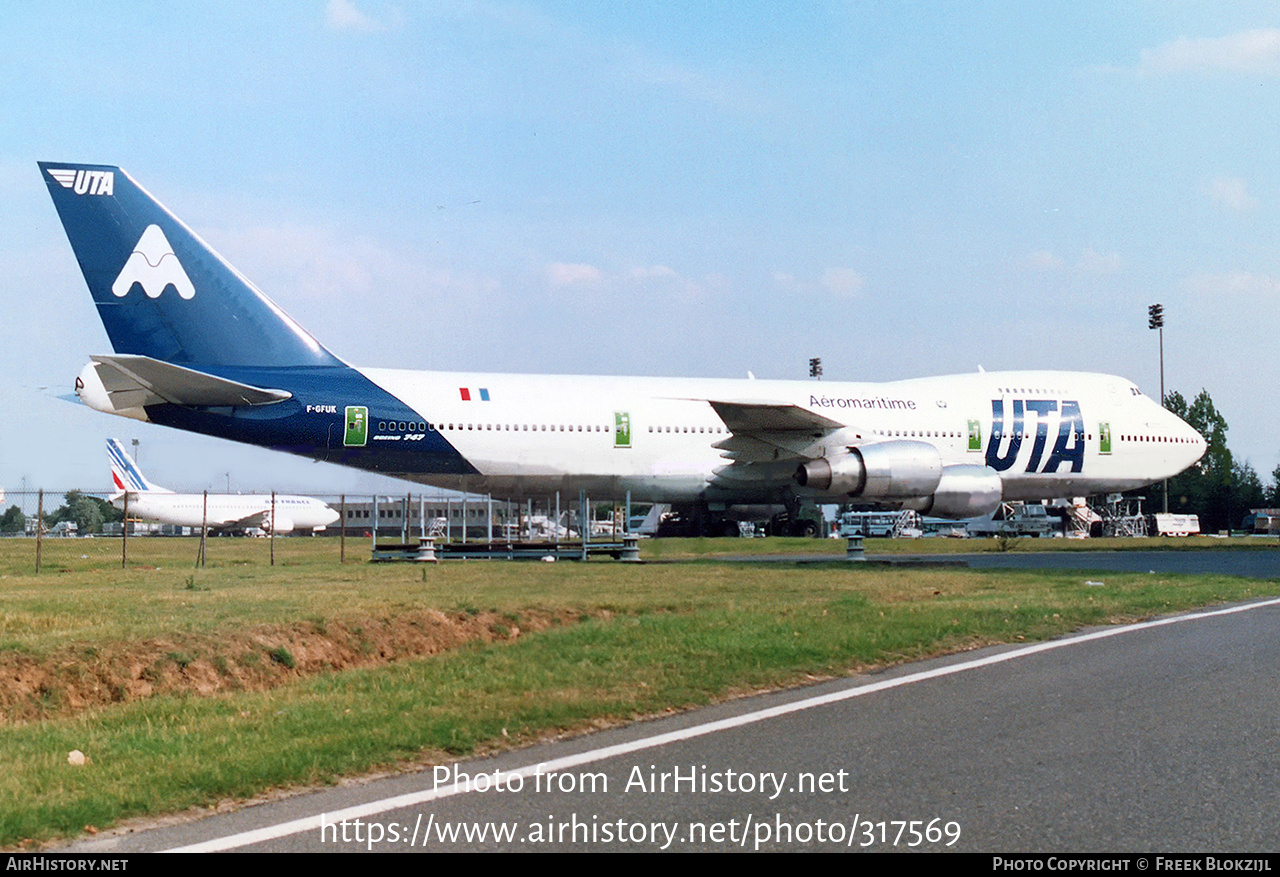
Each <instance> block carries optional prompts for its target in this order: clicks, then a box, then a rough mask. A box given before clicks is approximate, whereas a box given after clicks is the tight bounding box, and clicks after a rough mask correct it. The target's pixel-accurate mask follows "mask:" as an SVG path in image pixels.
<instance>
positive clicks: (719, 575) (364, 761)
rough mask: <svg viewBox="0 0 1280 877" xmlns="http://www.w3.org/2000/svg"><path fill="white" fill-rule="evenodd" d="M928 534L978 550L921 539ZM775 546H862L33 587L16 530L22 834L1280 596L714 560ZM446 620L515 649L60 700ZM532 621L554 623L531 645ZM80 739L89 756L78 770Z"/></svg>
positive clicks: (330, 548) (223, 549)
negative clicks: (209, 690) (135, 679)
mask: <svg viewBox="0 0 1280 877" xmlns="http://www.w3.org/2000/svg"><path fill="white" fill-rule="evenodd" d="M1028 541H1029V542H1034V541H1038V542H1045V541H1047V540H1028ZM1054 541H1061V540H1054ZM1196 541H1201V540H1196ZM1215 541H1216V540H1215ZM928 542H935V543H942V544H945V545H947V547H948V548H952V549H954V548H959V547H961V546H963V545H964V544H965V543H962V542H957V541H953V540H924V541H920V542H915V543H911V545H912V546H921V545H925V544H927V543H928ZM726 543H727V544H726ZM763 543H772V545H769V544H763ZM1159 544H1161V545H1162V547H1163V545H1164V544H1167V543H1159ZM757 545H758V546H759V548H760V550H770V549H771V550H772V551H775V552H776V551H780V550H792V551H801V552H802V553H806V554H811V553H814V551H815V550H816V549H817V548H819V547H821V548H824V549H826V550H834V556H836V557H838V556H839V555H840V554H841V553H842V552H843V542H833V543H823V542H813V541H804V540H802V541H801V542H800V543H798V544H797V543H793V542H791V541H790V540H777V541H774V540H707V541H705V542H704V541H702V540H671V541H668V542H662V543H648V544H646V546H645V550H646V553H647V554H648V555H649V556H650V557H653V556H655V555H660V556H661V557H662V559H670V558H673V557H700V558H704V559H703V560H700V561H698V562H690V563H653V564H643V565H626V564H618V563H613V562H610V561H592V562H589V563H585V564H583V563H568V562H560V563H554V564H548V563H509V562H493V561H489V562H477V561H470V562H464V561H453V562H447V563H442V564H439V565H432V566H429V567H426V568H424V567H419V566H414V565H409V564H403V565H372V564H368V563H365V562H363V561H362V560H361V558H362V557H363V556H365V555H366V552H367V545H365V544H363V543H359V542H349V543H348V558H349V560H348V563H347V564H345V565H341V566H340V565H339V564H338V563H337V559H338V555H337V552H338V546H337V542H336V540H333V539H282V540H278V541H277V543H276V546H275V549H276V565H275V566H274V567H273V566H270V565H269V564H268V560H269V558H268V546H267V544H266V542H265V541H264V540H248V539H218V540H211V542H210V544H209V562H208V566H207V568H205V569H203V570H196V569H194V560H195V556H196V542H195V540H183V539H151V540H146V539H137V540H132V541H131V543H130V552H131V557H130V568H129V569H126V570H122V569H121V568H120V554H119V551H120V544H119V542H118V541H115V540H48V541H46V542H45V544H44V546H43V547H42V553H43V557H42V572H41V574H40V575H35V574H34V573H33V571H32V570H33V559H34V554H33V544H32V543H31V542H30V541H29V540H23V539H6V540H0V658H4V659H5V660H9V661H26V662H33V663H35V664H37V665H41V666H54V665H57V666H58V667H59V672H61V673H62V674H63V675H62V676H59V677H56V678H55V677H53V676H51V677H50V679H51V681H50V682H48V683H47V684H46V689H47V690H39V689H36V690H33V692H32V693H30V696H32V697H38V698H43V701H41V705H42V706H45V707H47V712H46V715H47V717H45V718H42V719H38V720H16V719H15V718H14V717H13V716H11V717H10V718H9V719H8V720H7V721H6V722H4V723H3V724H0V788H2V789H3V792H2V793H0V845H3V846H6V847H14V846H18V845H23V844H30V843H35V842H40V841H48V840H50V839H53V838H58V837H67V836H73V835H76V834H78V833H80V832H81V831H83V830H85V828H86V827H87V826H94V827H96V828H106V827H108V826H110V825H113V824H114V823H116V822H117V821H119V820H121V819H125V818H128V817H133V816H141V815H159V814H162V813H170V812H174V811H179V810H182V809H185V808H188V807H196V806H208V805H212V804H216V803H218V802H222V801H225V800H228V799H243V798H248V797H252V796H254V795H257V794H260V793H262V792H265V791H268V790H271V789H277V788H285V787H294V786H304V785H312V784H318V783H330V782H333V781H335V780H337V779H338V778H340V777H343V776H349V775H354V774H361V773H367V772H371V771H377V770H388V769H396V768H397V767H400V766H404V765H414V764H422V763H428V762H432V761H438V760H442V759H448V758H453V757H458V756H462V755H467V754H470V753H474V752H478V751H485V750H490V749H493V748H497V747H505V746H517V745H521V744H524V743H527V742H530V741H534V740H537V739H539V738H542V737H544V736H546V735H548V734H551V733H561V732H565V731H576V730H587V729H591V728H595V727H601V726H605V725H609V724H615V723H620V722H627V721H631V720H634V719H636V718H638V717H643V716H648V715H653V714H659V713H662V712H665V711H668V710H681V709H687V708H690V707H695V706H698V705H701V704H706V703H710V702H713V701H716V700H722V699H725V698H730V697H734V696H738V695H741V694H745V693H750V692H754V691H759V690H761V689H769V688H776V687H780V686H788V685H796V684H802V683H804V682H805V681H808V680H812V679H814V678H822V677H830V676H838V675H845V674H849V673H852V672H856V671H861V670H868V669H871V668H875V667H882V666H885V665H889V664H893V663H897V662H902V661H910V660H915V659H919V658H923V657H926V656H930V655H936V654H940V653H945V652H952V651H957V650H965V649H970V648H974V647H978V646H981V645H984V644H989V643H994V642H1016V641H1023V640H1032V639H1040V638H1045V637H1051V636H1055V635H1059V634H1063V633H1066V632H1068V631H1071V630H1074V629H1077V628H1080V627H1083V626H1087V625H1097V624H1108V623H1115V622H1120V621H1128V620H1133V619H1138V618H1144V617H1149V616H1152V615H1158V614H1163V613H1169V612H1175V611H1179V610H1184V609H1189V608H1192V607H1197V606H1203V605H1207V604H1213V603H1220V602H1231V601H1238V600H1244V599H1249V598H1254V597H1260V596H1265V595H1274V594H1277V593H1280V583H1278V582H1274V581H1267V582H1257V581H1249V580H1244V579H1237V578H1232V577H1225V576H1188V577H1176V576H1165V575H1152V574H1145V575H1124V574H1112V575H1107V576H1106V577H1105V585H1104V586H1102V587H1097V586H1086V585H1085V579H1086V576H1084V575H1082V574H1079V573H1074V572H1012V571H1009V572H1003V571H985V572H978V571H970V570H967V569H960V568H942V569H928V568H924V569H921V568H912V569H895V568H890V567H883V566H871V567H866V566H863V567H859V566H856V565H850V564H844V563H839V562H834V563H832V564H816V565H814V564H807V565H800V564H787V563H768V564H733V563H725V562H720V561H716V560H714V559H705V558H712V557H713V556H714V555H715V554H716V553H717V552H724V551H731V550H732V551H734V553H743V550H742V549H743V548H745V547H747V546H750V547H751V549H752V550H754V549H756V547H757ZM892 547H895V548H896V547H897V546H892ZM1095 547H1096V543H1095ZM1016 550H1023V547H1022V546H1021V545H1019V546H1018V547H1017V549H1016ZM435 610H441V611H443V612H445V613H451V617H455V618H461V619H466V618H471V617H475V618H480V617H487V618H495V619H498V622H496V623H490V627H493V628H495V629H498V630H499V633H500V634H502V635H496V636H495V638H493V639H492V641H489V642H483V641H480V640H472V641H470V642H468V643H466V644H463V645H461V646H459V647H457V648H452V649H450V650H448V651H446V652H444V653H441V654H437V655H434V656H431V657H410V658H402V659H398V660H392V661H389V662H377V661H374V662H372V663H369V664H367V665H364V666H352V667H350V668H347V669H330V670H320V671H317V672H308V673H303V672H300V671H299V670H298V669H296V668H288V669H287V670H286V669H283V668H284V666H285V663H284V662H283V659H280V661H277V663H279V664H280V666H278V667H274V669H275V670H276V671H277V675H276V677H273V678H274V681H271V682H268V683H266V684H265V685H264V687H261V688H251V687H245V688H243V689H242V690H236V688H235V686H234V685H232V686H231V689H230V690H220V691H218V692H217V693H215V694H211V695H206V696H201V695H200V694H198V693H195V692H188V693H179V694H166V695H160V696H154V697H145V698H138V699H132V700H125V701H124V702H120V703H115V704H112V705H109V706H94V707H92V708H82V709H76V708H74V704H69V703H68V700H67V696H66V693H65V692H62V693H60V692H59V690H58V684H59V683H58V681H57V680H58V679H64V678H72V677H74V676H75V674H93V673H96V672H102V673H104V674H105V672H106V670H108V669H113V668H114V671H115V672H130V670H129V668H128V667H126V666H124V664H122V663H120V661H119V660H118V659H112V660H115V661H116V663H115V664H113V665H112V668H104V667H103V666H102V665H104V664H106V663H110V661H108V658H107V656H110V655H118V654H126V655H127V654H128V653H129V652H130V649H132V648H134V647H136V646H138V644H141V643H153V644H154V643H156V642H160V643H168V642H170V641H172V642H174V643H177V644H178V645H175V646H173V648H172V650H170V651H165V650H164V648H162V649H161V651H160V653H159V654H160V655H161V657H160V658H159V659H157V660H156V661H155V663H154V664H153V665H152V666H149V667H148V668H144V670H143V673H144V674H145V673H146V672H152V673H156V674H159V675H163V674H166V673H167V674H169V676H170V678H172V677H174V676H175V675H177V676H180V675H181V672H180V671H184V670H185V669H186V668H187V666H188V664H189V663H190V662H193V661H196V660H199V661H203V662H204V663H205V664H207V665H208V666H212V667H218V668H232V667H248V666H249V665H251V664H253V663H254V662H258V663H261V664H266V665H272V663H273V661H276V657H273V653H272V652H270V651H266V650H265V649H266V647H265V646H263V647H262V649H261V650H260V651H258V652H255V651H253V650H252V649H249V650H248V651H246V649H245V648H244V647H243V646H239V645H235V644H236V643H242V642H243V639H242V637H243V635H244V634H245V632H246V631H261V630H281V629H290V630H294V629H296V630H303V629H305V631H306V632H308V635H310V636H312V637H316V636H320V637H324V636H331V637H334V638H338V637H339V636H340V634H339V632H342V633H341V636H346V637H348V638H350V637H351V636H352V634H351V631H355V630H371V629H373V628H374V627H378V626H385V625H389V624H391V623H393V622H395V621H397V620H403V619H406V618H408V619H414V618H417V617H420V616H421V614H422V613H429V612H434V611H435ZM530 613H534V614H540V615H542V616H546V617H552V618H554V619H557V620H558V623H553V624H550V625H549V626H546V628H545V629H544V630H541V631H540V632H532V631H531V630H526V631H525V632H523V633H522V634H521V635H519V636H514V635H509V634H511V629H514V628H515V627H516V626H518V625H519V624H522V623H524V622H523V621H517V620H516V619H524V618H527V617H529V615H530ZM503 619H509V621H504V620H503ZM281 648H283V647H281ZM277 657H278V656H277ZM290 661H292V656H290ZM42 662H43V663H42ZM184 662H186V663H184ZM161 665H163V666H161ZM134 669H135V670H136V668H134ZM67 674H71V676H68V675H67ZM228 678H230V677H228ZM75 749H78V750H80V751H82V752H83V753H85V755H86V756H87V758H88V763H87V764H86V765H84V766H82V767H74V766H71V765H69V764H68V763H67V754H68V753H69V752H70V751H71V750H75Z"/></svg>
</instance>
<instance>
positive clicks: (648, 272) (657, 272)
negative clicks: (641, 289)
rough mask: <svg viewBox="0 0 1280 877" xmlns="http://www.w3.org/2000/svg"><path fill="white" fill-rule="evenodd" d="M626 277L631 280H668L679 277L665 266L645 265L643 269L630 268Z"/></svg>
mask: <svg viewBox="0 0 1280 877" xmlns="http://www.w3.org/2000/svg"><path fill="white" fill-rule="evenodd" d="M627 276H628V277H630V278H631V279H632V280H653V279H656V278H662V279H664V280H668V279H679V277H680V275H679V274H677V273H676V271H675V269H674V268H668V267H667V266H666V265H646V266H644V267H639V268H632V269H631V270H630V271H629V272H627Z"/></svg>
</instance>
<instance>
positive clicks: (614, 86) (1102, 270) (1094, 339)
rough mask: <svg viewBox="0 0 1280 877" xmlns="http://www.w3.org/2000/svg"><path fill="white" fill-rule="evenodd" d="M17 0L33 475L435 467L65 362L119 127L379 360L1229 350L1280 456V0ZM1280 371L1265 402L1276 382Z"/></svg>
mask: <svg viewBox="0 0 1280 877" xmlns="http://www.w3.org/2000/svg"><path fill="white" fill-rule="evenodd" d="M123 5H124V6H125V8H124V9H123V10H111V9H107V8H104V6H103V5H102V4H99V3H77V2H69V3H59V4H49V5H44V4H16V5H15V6H14V8H11V9H7V10H6V12H5V15H4V27H3V28H2V29H0V195H2V196H3V197H4V199H5V202H6V209H5V211H4V216H5V221H4V224H3V227H4V229H5V234H4V235H3V236H2V237H0V259H3V264H4V265H5V266H6V271H7V273H8V277H7V282H6V284H5V288H4V291H3V292H2V293H0V296H2V299H0V300H3V302H4V313H5V318H4V319H3V320H2V321H0V367H2V368H3V369H4V373H5V375H6V376H7V379H6V382H5V385H6V387H8V388H9V389H7V390H6V391H5V392H6V397H7V399H6V402H7V405H6V408H7V410H8V412H9V414H10V416H9V417H8V418H5V421H4V423H3V425H0V487H4V488H6V489H8V490H10V491H14V490H17V489H19V488H20V487H21V486H22V484H24V483H25V484H26V485H27V486H42V487H44V488H46V489H48V490H65V489H67V488H70V487H81V488H85V489H93V488H95V487H96V488H98V489H106V487H107V484H108V476H107V471H108V470H107V465H106V455H105V451H104V439H105V438H106V437H107V436H112V435H114V436H118V437H120V438H122V439H125V440H126V441H127V440H129V439H132V438H137V439H139V441H140V442H141V449H142V450H141V458H142V459H141V462H142V463H143V465H144V468H145V469H147V471H148V474H149V475H151V476H152V478H153V480H155V481H157V482H159V483H162V484H167V485H170V486H173V487H180V488H183V489H196V490H198V489H202V488H205V487H208V488H212V489H223V488H225V486H226V481H227V478H228V473H229V477H230V482H231V486H232V489H244V490H251V489H271V488H272V487H275V488H276V489H280V490H308V491H316V492H335V493H336V492H339V491H348V492H354V491H366V492H367V491H370V490H374V489H377V490H384V491H385V490H388V489H390V490H401V491H403V490H407V489H410V488H408V487H407V486H406V485H403V484H401V483H398V482H386V481H380V480H378V479H373V478H371V477H370V476H367V475H363V474H361V473H356V472H349V471H346V470H341V469H337V468H334V467H329V466H324V465H320V464H312V463H309V462H306V461H302V460H295V459H293V458H287V457H283V456H281V455H276V454H272V453H269V452H265V451H260V450H255V449H249V448H242V447H239V446H236V445H232V444H230V443H226V442H221V441H217V440H213V439H205V438H200V437H197V436H192V435H188V434H183V433H178V432H174V431H171V430H164V429H160V428H158V427H150V426H146V425H142V424H134V423H133V422H130V421H124V420H120V419H117V418H111V417H108V416H106V415H102V414H98V413H96V412H92V411H89V410H87V409H84V408H82V407H78V406H74V405H70V404H68V403H66V402H64V401H61V400H59V399H57V398H56V397H57V396H58V395H59V394H64V393H66V392H68V391H69V390H70V387H71V383H72V381H73V379H74V377H75V375H76V374H77V373H78V371H79V370H80V368H81V366H82V365H83V364H84V362H85V361H86V360H87V357H88V355H89V354H90V353H102V352H108V350H109V346H108V344H107V341H106V336H105V333H104V332H103V330H102V328H101V325H100V324H99V322H98V320H97V318H96V315H95V313H94V310H93V307H92V304H91V302H90V300H89V296H88V294H87V292H86V291H85V288H84V283H83V281H82V279H81V278H80V275H79V273H78V270H77V269H76V266H75V261H74V259H73V257H72V255H71V252H70V247H69V246H68V245H67V243H66V239H65V237H64V235H63V233H62V230H61V228H60V226H59V225H58V222H57V218H56V215H55V213H54V210H53V207H52V204H51V203H50V201H49V198H48V195H47V192H46V191H45V186H44V184H43V182H42V181H41V179H40V175H39V173H38V170H37V168H36V164H35V163H36V161H37V160H40V159H48V160H54V161H83V162H101V163H108V164H118V165H120V166H122V167H124V168H126V169H127V170H128V171H129V172H130V173H131V174H132V175H133V176H134V177H135V178H136V179H138V181H139V182H141V183H142V185H143V186H145V187H146V188H147V189H148V190H150V191H151V192H152V193H153V194H154V195H156V196H157V197H158V198H159V199H160V200H161V201H163V202H164V203H165V204H166V205H167V206H168V207H169V208H170V209H172V210H173V211H174V212H175V213H177V214H178V215H179V216H180V217H182V218H183V219H184V220H185V221H186V222H187V223H188V224H189V225H191V226H192V227H193V228H194V229H196V230H197V231H198V232H199V233H200V234H201V235H203V236H204V237H205V238H206V240H208V241H209V242H210V243H212V244H213V245H214V246H215V247H216V248H217V249H218V250H219V251H220V252H222V254H223V255H224V256H226V257H227V258H228V259H229V260H230V261H231V262H232V263H233V264H234V265H236V266H237V267H238V268H240V270H241V271H243V272H244V273H245V274H246V275H247V276H249V277H250V278H251V279H253V280H254V281H255V282H256V283H257V284H258V285H259V286H260V287H261V288H262V289H263V290H264V291H265V292H267V294H268V295H270V296H271V297H272V298H274V299H275V300H276V301H277V302H278V303H279V304H280V305H281V306H282V307H284V309H285V310H287V311H288V312H289V313H290V314H291V315H292V316H293V317H295V318H296V319H297V320H298V321H299V322H300V323H302V325H304V326H306V327H307V328H308V329H309V330H310V331H311V332H312V333H313V334H315V335H316V336H317V337H318V338H320V340H321V341H323V342H324V343H325V344H326V345H327V346H329V347H330V349H332V350H334V351H335V352H336V353H338V354H339V355H340V356H342V357H344V358H345V359H347V360H348V361H350V362H353V363H355V364H358V365H382V366H402V367H413V368H442V369H459V370H464V369H465V370H470V369H474V370H487V371H522V372H523V371H528V372H553V373H596V374H601V373H603V374H657V375H695V376H700V375H705V376H716V377H721V376H728V377H736V376H745V374H746V372H747V371H748V370H751V371H753V372H754V373H755V374H756V375H757V376H759V377H778V378H802V377H804V376H805V374H806V364H807V360H808V358H809V357H811V356H821V357H822V358H823V361H824V365H825V369H826V379H827V380H841V379H847V380H892V379H895V378H905V377H915V376H920V375H926V374H943V373H951V372H964V371H972V370H975V369H977V367H978V366H979V365H981V366H983V367H985V368H987V369H988V370H993V369H998V368H1024V367H1035V368H1060V369H1081V370H1096V371H1106V372H1112V373H1116V374H1121V375H1125V376H1127V377H1130V378H1132V379H1134V380H1136V381H1138V382H1139V383H1140V385H1142V386H1143V387H1144V388H1145V389H1146V390H1147V391H1148V392H1149V393H1150V394H1151V395H1153V396H1155V395H1157V394H1158V389H1159V370H1158V354H1157V342H1156V335H1155V333H1154V332H1150V331H1149V330H1148V329H1147V326H1146V308H1147V305H1148V304H1150V303H1152V302H1155V301H1159V302H1162V303H1163V304H1164V305H1165V309H1166V314H1167V328H1166V330H1165V350H1166V357H1165V363H1166V384H1167V386H1168V387H1169V388H1170V389H1178V390H1180V391H1181V392H1182V393H1183V394H1184V395H1186V396H1187V397H1188V398H1190V397H1191V396H1193V395H1194V394H1195V393H1197V392H1199V390H1200V389H1202V388H1203V389H1207V390H1208V391H1209V393H1210V394H1211V395H1212V397H1213V399H1214V401H1215V403H1217V405H1218V408H1219V409H1220V410H1221V411H1222V413H1223V414H1224V415H1225V417H1226V419H1227V421H1228V423H1229V424H1230V432H1229V438H1230V444H1231V447H1232V449H1233V451H1235V453H1236V454H1237V456H1238V457H1242V458H1246V459H1248V460H1249V461H1250V462H1251V463H1252V464H1253V466H1254V467H1255V468H1256V469H1257V470H1258V471H1259V473H1260V474H1261V475H1263V477H1264V479H1265V478H1267V477H1268V476H1269V473H1270V472H1271V470H1272V469H1273V468H1274V467H1275V466H1276V465H1277V463H1280V430H1278V429H1277V417H1276V415H1275V413H1274V404H1273V403H1272V402H1271V400H1272V398H1273V396H1274V392H1273V386H1272V385H1273V384H1274V378H1273V371H1274V369H1273V367H1272V359H1273V356H1274V344H1273V343H1271V342H1272V337H1273V335H1274V334H1275V326H1276V325H1277V322H1278V320H1277V317H1280V307H1278V302H1280V299H1278V297H1277V292H1276V288H1275V282H1274V279H1275V276H1276V265H1277V259H1278V254H1280V234H1278V232H1280V171H1277V169H1276V167H1277V157H1278V156H1280V150H1278V149H1277V148H1276V146H1277V143H1276V141H1277V140H1278V139H1280V126H1278V125H1277V118H1280V113H1278V112H1277V111H1278V110H1280V100H1278V98H1280V5H1278V4H1276V3H1274V2H1273V3H1253V2H1247V0H1246V2H1237V3H1231V4H1221V3H1192V2H1180V0H1160V2H1155V0H1152V2H1119V3H1116V2H1108V3H1098V2H1084V3H1075V4H1036V3H1026V2H981V0H979V2H968V3H931V4H926V3H905V2H887V0H883V2H846V3H840V2H813V3H786V4H779V3H751V2H705V3H699V2H681V3H673V2H617V3H604V2H497V0H454V2H431V3H408V2H404V3H396V2H383V0H329V2H326V0H311V2H273V3H269V4H249V3H234V2H228V3H219V4H208V3H200V4H195V3H191V4H187V3H178V4H174V3H141V2H140V3H130V4H123ZM1262 401H1266V402H1267V404H1266V405H1262V406H1261V407H1259V406H1260V404H1261V402H1262Z"/></svg>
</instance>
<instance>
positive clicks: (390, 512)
mask: <svg viewBox="0 0 1280 877" xmlns="http://www.w3.org/2000/svg"><path fill="white" fill-rule="evenodd" d="M446 512H449V513H450V514H449V515H446ZM486 513H487V512H486V510H485V509H484V508H481V507H478V506H477V505H476V504H475V503H472V506H471V508H469V509H467V517H468V518H475V519H476V520H481V519H483V518H484V516H485V514H486ZM426 516H427V518H428V519H431V518H444V517H446V516H448V517H452V518H454V519H457V518H459V517H461V516H462V509H461V507H460V506H453V507H452V508H449V509H435V508H432V509H427V515H426ZM372 517H373V510H372V509H347V520H350V521H355V520H369V519H370V518H372ZM403 517H404V510H403V509H402V508H401V507H400V506H399V505H393V506H392V507H390V508H382V509H378V519H379V520H393V519H394V520H399V519H401V518H403ZM420 517H422V516H421V515H420V514H418V507H417V506H412V507H411V508H410V509H409V518H410V519H411V520H414V521H416V520H418V518H420Z"/></svg>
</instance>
